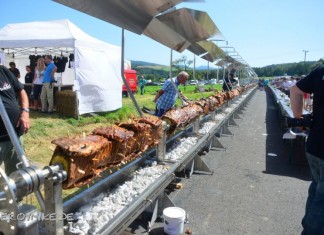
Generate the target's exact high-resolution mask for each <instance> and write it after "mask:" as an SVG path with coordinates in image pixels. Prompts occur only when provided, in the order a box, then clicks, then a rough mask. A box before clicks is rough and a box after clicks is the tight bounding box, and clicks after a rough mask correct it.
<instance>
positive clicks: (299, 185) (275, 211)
mask: <svg viewBox="0 0 324 235" xmlns="http://www.w3.org/2000/svg"><path fill="white" fill-rule="evenodd" d="M241 117H242V119H239V120H236V122H237V123H238V125H239V126H233V127H230V130H231V132H232V133H233V134H234V136H232V137H229V136H226V137H223V136H222V137H220V141H221V143H222V144H223V145H224V146H225V147H226V151H214V150H213V151H210V152H209V153H208V154H206V155H204V156H202V159H203V160H204V161H205V163H206V164H207V165H208V166H209V168H210V169H212V170H214V174H213V175H208V174H193V175H192V176H191V177H190V178H189V179H182V180H181V182H182V184H183V187H182V188H181V189H178V190H175V191H173V192H172V193H171V194H170V197H171V198H172V201H173V202H174V203H175V204H176V206H178V207H181V208H183V209H184V210H185V211H186V212H187V213H188V219H189V223H188V224H185V226H184V227H185V229H191V230H192V234H199V235H205V234H206V235H207V234H208V235H210V234H213V235H218V234H222V235H227V234H228V235H233V234H238V235H241V234H249V235H255V234H262V235H267V234H269V235H277V234H278V235H295V234H300V233H301V230H302V227H301V225H300V221H301V219H302V217H303V214H304V208H305V201H306V197H307V190H308V186H309V183H310V175H309V170H308V166H307V163H306V161H305V156H304V154H303V148H302V146H297V147H295V149H294V151H293V164H289V162H288V157H289V154H291V152H290V150H289V146H288V145H287V143H284V142H283V140H282V134H283V131H282V130H280V126H279V123H278V117H277V115H276V111H275V106H274V103H273V101H272V100H271V99H270V98H269V96H267V95H266V92H265V91H257V92H256V93H255V94H254V96H253V97H252V98H251V100H250V101H249V103H248V105H247V107H246V108H245V111H244V115H241ZM128 231H132V232H131V233H130V232H127V233H125V234H145V231H144V230H143V229H141V228H140V227H139V226H138V225H136V228H134V227H133V229H130V230H128ZM149 234H151V235H158V234H163V223H159V222H157V223H155V225H154V228H153V229H152V230H151V232H150V233H149Z"/></svg>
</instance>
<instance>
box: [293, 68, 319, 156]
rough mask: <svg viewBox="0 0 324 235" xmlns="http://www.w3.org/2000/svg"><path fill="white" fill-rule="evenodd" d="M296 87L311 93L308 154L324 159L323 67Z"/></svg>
mask: <svg viewBox="0 0 324 235" xmlns="http://www.w3.org/2000/svg"><path fill="white" fill-rule="evenodd" d="M296 85H297V87H298V88H299V89H300V90H302V91H303V92H306V93H313V118H314V122H313V124H312V127H311V130H310V132H309V135H308V138H307V144H306V150H307V152H309V153H310V154H312V155H314V156H316V157H318V158H321V159H324V147H323V144H324V122H323V121H324V65H321V66H319V67H318V68H316V69H314V70H313V71H312V72H311V73H310V74H309V75H307V76H306V77H305V78H304V79H302V80H300V81H298V82H297V84H296Z"/></svg>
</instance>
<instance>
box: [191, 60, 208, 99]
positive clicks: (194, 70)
mask: <svg viewBox="0 0 324 235" xmlns="http://www.w3.org/2000/svg"><path fill="white" fill-rule="evenodd" d="M192 75H193V77H194V80H195V81H196V84H197V87H198V90H199V92H200V94H201V96H202V97H203V98H205V96H204V93H203V92H202V91H201V89H200V86H199V84H198V81H197V79H196V55H195V54H194V66H193V74H192Z"/></svg>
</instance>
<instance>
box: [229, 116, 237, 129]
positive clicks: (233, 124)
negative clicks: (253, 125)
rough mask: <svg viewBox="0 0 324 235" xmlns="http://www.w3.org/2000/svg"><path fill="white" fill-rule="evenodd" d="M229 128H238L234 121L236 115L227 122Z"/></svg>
mask: <svg viewBox="0 0 324 235" xmlns="http://www.w3.org/2000/svg"><path fill="white" fill-rule="evenodd" d="M227 126H238V124H237V123H236V122H235V121H234V115H233V117H231V118H229V119H228V120H227Z"/></svg>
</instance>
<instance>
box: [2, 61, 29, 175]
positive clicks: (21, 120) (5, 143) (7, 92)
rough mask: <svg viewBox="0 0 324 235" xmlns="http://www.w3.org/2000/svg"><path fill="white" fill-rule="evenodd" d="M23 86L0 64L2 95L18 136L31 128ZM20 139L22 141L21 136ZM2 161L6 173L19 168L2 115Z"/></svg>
mask: <svg viewBox="0 0 324 235" xmlns="http://www.w3.org/2000/svg"><path fill="white" fill-rule="evenodd" d="M23 87H24V86H23V85H22V84H21V83H20V82H19V81H18V79H16V78H15V76H14V75H13V73H11V72H10V70H9V69H7V68H6V67H4V66H3V65H0V97H1V100H2V103H3V105H4V107H5V110H6V112H7V114H8V116H9V119H10V122H11V124H12V126H13V127H14V129H15V131H16V133H17V136H18V137H21V136H22V135H23V134H24V133H27V131H28V129H29V128H30V121H29V109H28V106H29V104H28V97H27V94H26V92H25V90H24V89H23ZM17 95H18V97H19V99H20V104H21V107H19V105H18V101H17V99H16V96H17ZM20 140H21V141H22V139H21V138H20ZM2 162H4V165H5V172H6V174H7V175H9V174H10V173H11V172H13V171H15V170H16V169H17V168H16V165H17V163H18V162H19V160H18V157H17V154H16V151H15V149H14V147H13V145H12V143H11V141H10V137H9V135H8V132H7V129H6V127H5V125H4V122H3V119H2V117H1V118H0V165H1V164H2Z"/></svg>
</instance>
